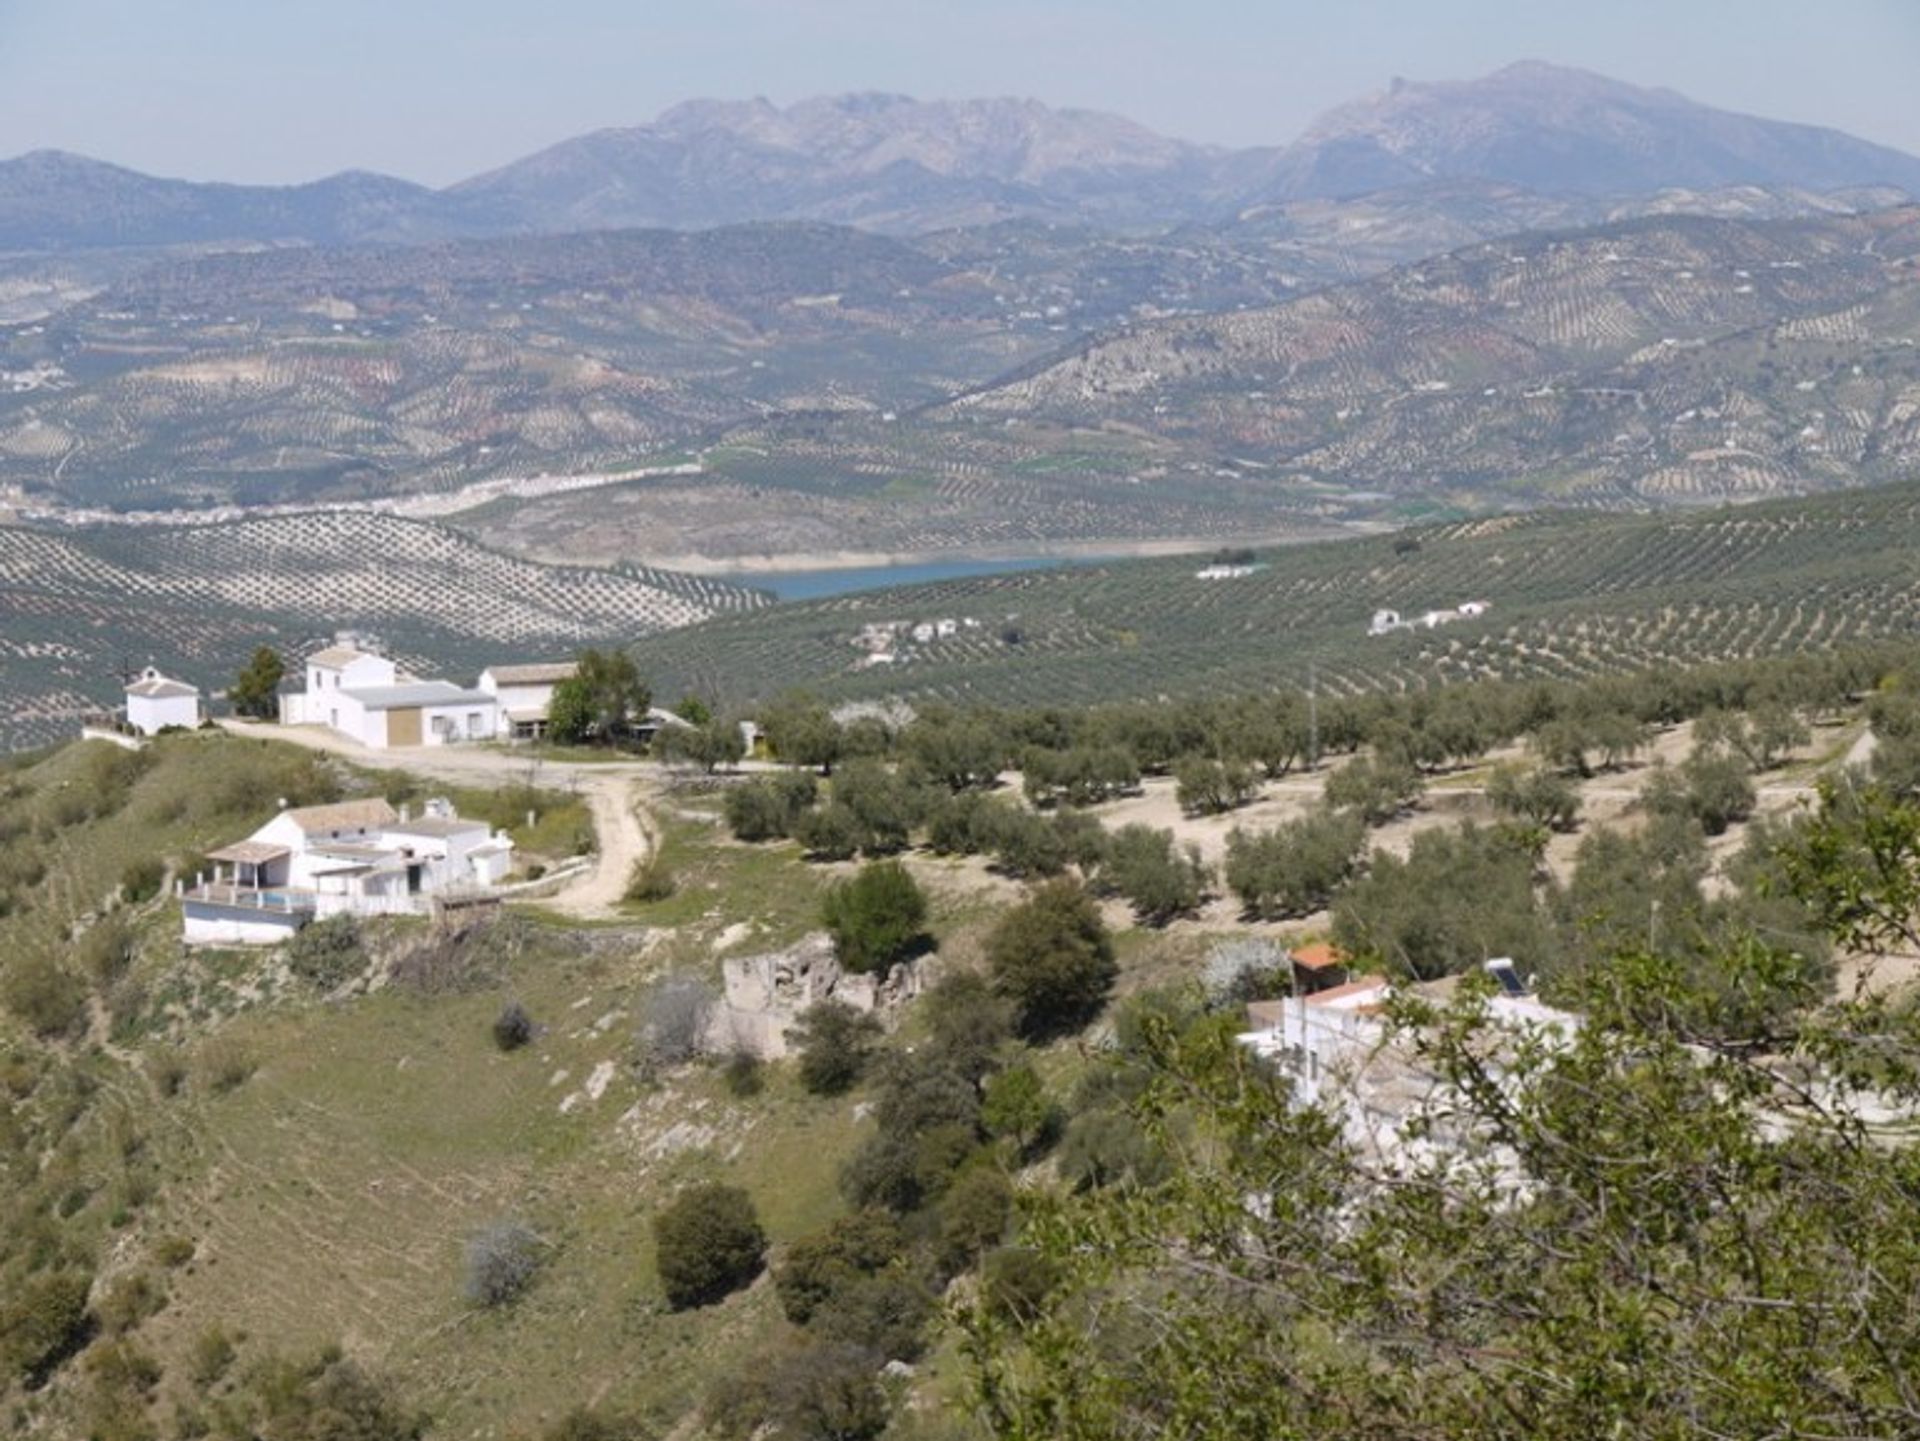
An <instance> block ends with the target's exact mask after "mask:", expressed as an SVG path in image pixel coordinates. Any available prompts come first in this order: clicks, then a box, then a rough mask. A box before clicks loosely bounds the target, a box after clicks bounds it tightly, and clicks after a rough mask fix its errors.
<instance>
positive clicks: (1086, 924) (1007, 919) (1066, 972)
mask: <svg viewBox="0 0 1920 1441" xmlns="http://www.w3.org/2000/svg"><path fill="white" fill-rule="evenodd" d="M986 949H987V966H988V969H989V971H990V972H991V974H992V976H993V981H994V985H995V986H996V987H998V988H999V990H1000V992H1001V994H1003V995H1004V996H1006V997H1007V998H1008V999H1009V1000H1010V1001H1012V1003H1013V1006H1014V1012H1015V1019H1016V1023H1017V1024H1018V1026H1019V1028H1020V1029H1021V1030H1022V1031H1023V1032H1025V1033H1026V1034H1027V1035H1029V1036H1036V1037H1044V1036H1048V1035H1053V1034H1057V1033H1058V1032H1061V1031H1065V1030H1070V1029H1074V1028H1076V1027H1078V1026H1080V1025H1082V1024H1084V1023H1085V1022H1086V1021H1087V1020H1088V1019H1090V1018H1091V1017H1092V1015H1093V1013H1094V1012H1095V1011H1097V1010H1099V1008H1100V1006H1101V1003H1102V1002H1103V1001H1105V999H1106V995H1107V990H1108V988H1109V987H1110V986H1112V984H1113V980H1114V977H1115V976H1116V975H1117V974H1118V973H1119V966H1118V964H1117V962H1116V961H1115V960H1114V954H1113V940H1112V938H1111V937H1110V936H1109V935H1108V934H1107V928H1106V925H1105V924H1104V923H1103V922H1102V921H1101V919H1100V912H1099V909H1098V908H1097V907H1096V906H1095V905H1094V903H1093V899H1092V898H1091V897H1090V896H1088V895H1087V893H1086V891H1085V890H1084V889H1082V888H1081V887H1080V886H1079V885H1077V884H1075V883H1074V882H1072V881H1067V880H1059V881H1049V882H1048V883H1047V884H1045V885H1043V886H1041V887H1039V888H1038V889H1037V890H1035V891H1034V892H1033V893H1032V895H1030V896H1029V897H1028V898H1027V899H1026V900H1025V901H1024V902H1022V903H1021V904H1020V905H1018V906H1015V907H1014V908H1013V909H1012V910H1011V911H1009V912H1007V914H1006V915H1005V916H1003V917H1002V918H1001V920H1000V923H999V924H998V925H996V926H995V927H994V928H993V931H992V933H991V934H990V935H989V936H988V937H987V947H986Z"/></svg>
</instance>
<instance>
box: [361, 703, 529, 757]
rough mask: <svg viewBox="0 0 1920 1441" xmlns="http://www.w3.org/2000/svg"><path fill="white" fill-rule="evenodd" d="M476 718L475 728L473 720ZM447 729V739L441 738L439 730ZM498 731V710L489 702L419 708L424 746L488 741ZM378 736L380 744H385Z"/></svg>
mask: <svg viewBox="0 0 1920 1441" xmlns="http://www.w3.org/2000/svg"><path fill="white" fill-rule="evenodd" d="M475 717H478V725H477V728H476V726H475V724H474V718H475ZM445 725H451V726H452V728H453V734H452V735H451V736H448V735H445V734H442V731H441V727H442V726H445ZM499 731H500V707H499V706H498V705H497V704H495V703H494V702H493V701H491V700H487V701H471V702H469V701H461V702H460V703H458V704H457V705H425V706H421V707H420V739H421V741H422V742H424V743H425V744H427V745H430V746H439V745H446V744H448V743H449V741H452V742H456V743H457V742H459V741H476V740H488V741H490V740H492V739H494V737H495V736H497V735H498V734H499ZM385 739H386V737H385V735H384V733H383V734H382V737H381V740H382V743H384V742H385Z"/></svg>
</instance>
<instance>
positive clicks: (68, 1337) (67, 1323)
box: [0, 1268, 93, 1390]
mask: <svg viewBox="0 0 1920 1441" xmlns="http://www.w3.org/2000/svg"><path fill="white" fill-rule="evenodd" d="M91 1289H92V1278H91V1277H90V1276H88V1275H87V1274H86V1273H85V1272H83V1271H78V1270H74V1269H70V1268H69V1269H63V1270H57V1271H40V1272H37V1273H35V1274H33V1275H31V1276H28V1277H27V1278H26V1279H25V1280H24V1281H22V1282H20V1283H19V1284H18V1285H14V1286H10V1287H9V1289H8V1292H7V1295H6V1297H5V1299H4V1300H0V1359H3V1360H4V1362H5V1366H6V1372H7V1374H8V1375H9V1376H11V1377H12V1378H14V1379H16V1380H19V1381H22V1382H24V1383H25V1384H26V1386H27V1387H28V1389H30V1390H31V1389H37V1388H38V1387H40V1386H43V1385H45V1384H46V1381H47V1378H48V1377H49V1376H50V1375H52V1374H53V1372H54V1370H55V1368H56V1367H58V1366H59V1365H60V1363H61V1362H62V1361H65V1360H66V1359H67V1358H68V1357H69V1356H71V1355H73V1354H74V1353H75V1352H76V1351H78V1350H79V1349H80V1348H81V1347H82V1346H84V1345H85V1344H86V1343H87V1338H88V1337H89V1336H90V1335H91V1334H92V1329H93V1318H92V1317H91V1316H90V1315H88V1313H87V1293H88V1292H89V1291H90V1290H91Z"/></svg>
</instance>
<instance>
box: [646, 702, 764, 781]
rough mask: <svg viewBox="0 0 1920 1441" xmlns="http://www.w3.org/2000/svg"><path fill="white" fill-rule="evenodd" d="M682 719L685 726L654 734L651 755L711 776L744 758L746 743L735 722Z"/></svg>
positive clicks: (722, 719) (712, 717)
mask: <svg viewBox="0 0 1920 1441" xmlns="http://www.w3.org/2000/svg"><path fill="white" fill-rule="evenodd" d="M683 719H685V720H687V721H688V724H686V725H683V726H678V725H663V726H661V727H660V729H659V731H658V732H657V733H656V734H655V736H654V738H653V746H654V753H655V754H656V755H658V756H659V757H660V759H662V760H664V761H685V762H687V763H688V764H691V765H697V766H699V767H700V768H701V769H702V770H704V771H706V772H707V773H708V774H709V775H711V774H712V773H713V772H714V771H717V770H719V769H720V768H721V767H722V766H731V765H737V764H739V762H740V761H741V760H742V759H743V758H744V757H745V756H746V753H747V740H746V737H745V736H743V735H741V734H740V727H739V725H738V724H736V723H735V722H733V721H730V720H727V719H725V718H724V717H720V716H711V715H710V716H707V717H706V718H704V719H702V720H698V721H695V720H694V719H693V718H692V717H691V716H683Z"/></svg>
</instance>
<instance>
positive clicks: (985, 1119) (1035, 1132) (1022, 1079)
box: [980, 1064, 1059, 1155]
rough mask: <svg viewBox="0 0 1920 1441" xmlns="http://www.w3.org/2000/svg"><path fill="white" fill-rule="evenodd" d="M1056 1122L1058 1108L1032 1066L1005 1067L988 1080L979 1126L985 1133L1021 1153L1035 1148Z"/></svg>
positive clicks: (981, 1103)
mask: <svg viewBox="0 0 1920 1441" xmlns="http://www.w3.org/2000/svg"><path fill="white" fill-rule="evenodd" d="M1058 1121H1059V1111H1058V1108H1056V1107H1055V1105H1054V1104H1053V1102H1052V1101H1051V1100H1049V1099H1048V1098H1047V1088H1046V1086H1045V1085H1044V1084H1042V1082H1041V1080H1040V1073H1039V1072H1038V1071H1036V1070H1034V1069H1033V1067H1032V1066H1029V1065H1025V1064H1021V1065H1018V1066H1008V1067H1007V1068H1006V1069H1005V1070H1004V1071H996V1072H994V1073H993V1075H992V1076H991V1077H989V1078H988V1080H987V1090H986V1095H985V1096H984V1097H983V1098H982V1099H981V1102H980V1123H981V1124H982V1125H983V1126H985V1127H986V1128H987V1131H988V1133H989V1134H991V1135H995V1136H1001V1137H1004V1138H1005V1139H1007V1140H1009V1141H1012V1142H1013V1143H1014V1145H1015V1146H1017V1147H1018V1148H1019V1150H1020V1153H1021V1154H1023V1155H1024V1154H1025V1153H1026V1152H1028V1151H1030V1150H1032V1149H1033V1148H1034V1147H1035V1146H1037V1145H1039V1144H1040V1142H1041V1141H1043V1140H1044V1139H1045V1138H1046V1136H1047V1133H1048V1132H1049V1131H1051V1130H1052V1129H1053V1128H1054V1127H1055V1126H1056V1125H1057V1124H1058Z"/></svg>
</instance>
